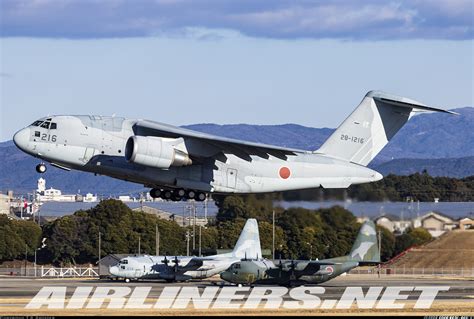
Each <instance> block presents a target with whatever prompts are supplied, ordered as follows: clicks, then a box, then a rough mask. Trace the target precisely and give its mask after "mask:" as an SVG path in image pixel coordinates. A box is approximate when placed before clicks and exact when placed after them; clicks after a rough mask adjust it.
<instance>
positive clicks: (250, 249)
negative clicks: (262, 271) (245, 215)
mask: <svg viewBox="0 0 474 319" xmlns="http://www.w3.org/2000/svg"><path fill="white" fill-rule="evenodd" d="M232 256H234V257H238V258H249V259H254V258H262V249H261V247H260V234H259V232H258V223H257V220H256V219H253V218H251V219H247V222H246V223H245V226H244V229H242V232H241V233H240V237H239V239H238V240H237V243H236V244H235V247H234V250H233V251H232Z"/></svg>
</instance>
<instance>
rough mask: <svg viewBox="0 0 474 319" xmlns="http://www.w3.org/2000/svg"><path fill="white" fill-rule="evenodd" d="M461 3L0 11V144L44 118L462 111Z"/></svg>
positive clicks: (468, 24) (52, 6)
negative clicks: (396, 104) (380, 96)
mask: <svg viewBox="0 0 474 319" xmlns="http://www.w3.org/2000/svg"><path fill="white" fill-rule="evenodd" d="M473 5H474V2H472V1H461V0H451V1H417V0H413V1H364V2H361V1H349V0H336V1H331V2H323V1H226V0H221V1H186V0H176V1H174V0H157V1H73V0H64V1H56V0H36V1H22V0H17V1H9V0H6V1H2V2H1V39H0V41H1V49H0V54H1V57H0V58H1V70H0V81H1V83H0V88H1V92H0V95H1V99H0V103H1V109H0V111H1V135H0V140H1V141H4V140H8V139H11V136H12V134H13V133H14V132H15V131H16V130H18V129H19V128H21V127H23V126H25V125H27V124H29V123H30V122H33V120H35V119H36V118H39V117H41V116H44V115H48V114H67V113H73V114H79V113H80V114H88V113H93V114H104V115H112V114H116V115H117V116H119V115H120V116H126V117H132V118H149V119H154V120H158V121H162V122H166V123H171V124H176V125H183V124H192V123H203V122H207V123H209V122H212V123H219V124H227V123H253V124H283V123H298V124H302V125H306V126H313V127H323V126H326V127H335V126H337V125H338V124H339V123H340V122H341V121H342V120H343V119H344V118H345V117H346V116H347V115H348V114H349V112H351V111H352V109H353V108H354V107H355V106H356V105H357V104H358V103H359V101H360V100H361V98H362V97H363V95H364V94H365V93H366V92H367V91H368V90H371V89H381V90H385V91H388V92H391V93H395V94H400V95H404V96H407V97H411V98H413V99H415V100H419V101H421V102H424V103H427V104H431V105H433V106H441V107H445V108H455V107H463V106H472V105H474V103H473V87H474V85H473V75H474V61H473V59H474V58H473V56H474V52H473V46H474V42H473V34H474V31H473V30H474V27H473V23H474V22H473V19H474V18H473V14H474V10H473Z"/></svg>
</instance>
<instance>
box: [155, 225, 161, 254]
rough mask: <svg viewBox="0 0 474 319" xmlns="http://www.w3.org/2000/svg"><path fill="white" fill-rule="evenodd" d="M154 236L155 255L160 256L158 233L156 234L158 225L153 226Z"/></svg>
mask: <svg viewBox="0 0 474 319" xmlns="http://www.w3.org/2000/svg"><path fill="white" fill-rule="evenodd" d="M155 236H156V251H155V253H156V255H157V256H159V255H160V233H159V232H158V224H156V225H155Z"/></svg>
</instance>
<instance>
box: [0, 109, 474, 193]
mask: <svg viewBox="0 0 474 319" xmlns="http://www.w3.org/2000/svg"><path fill="white" fill-rule="evenodd" d="M454 111H455V112H458V113H460V116H452V115H448V114H440V113H429V114H420V115H417V116H415V117H414V118H412V119H411V120H410V121H409V122H408V123H407V124H406V125H405V126H404V127H403V128H402V129H401V130H400V132H398V134H397V135H396V136H395V137H394V138H393V139H392V141H390V143H389V144H388V145H387V147H386V148H385V149H383V150H382V152H381V153H380V154H379V155H378V156H377V157H376V158H375V159H374V161H373V162H372V163H371V164H370V165H369V166H370V167H372V168H375V169H376V170H378V171H379V172H381V173H382V174H384V175H386V174H388V173H395V174H401V175H407V174H411V173H414V172H421V171H422V170H423V169H427V170H428V173H430V174H431V175H434V176H452V177H464V176H470V175H474V129H473V127H474V108H472V107H465V108H459V109H454ZM185 127H186V128H189V129H193V130H196V131H201V132H206V133H210V134H215V135H220V136H226V137H231V138H237V139H242V140H248V141H254V142H260V143H266V144H274V145H280V146H286V147H292V148H299V149H305V150H316V149H318V148H319V146H320V145H321V144H322V143H323V142H324V141H325V140H326V138H327V137H328V136H329V135H330V134H331V133H332V132H333V131H334V129H330V128H310V127H305V126H300V125H297V124H284V125H247V124H231V125H217V124H195V125H188V126H185ZM0 163H1V172H2V174H1V175H0V190H1V191H6V190H7V189H12V190H14V191H15V192H21V193H26V192H31V191H32V190H34V189H35V188H36V180H37V178H39V174H37V173H36V171H35V166H36V164H37V163H38V160H37V159H35V158H33V157H31V156H29V155H26V154H25V153H23V152H21V151H20V150H18V149H17V148H16V147H15V145H14V144H13V142H12V141H8V142H3V143H0ZM44 177H45V178H46V182H47V187H48V188H49V187H54V188H59V189H61V190H63V192H66V193H76V192H78V190H80V191H81V193H86V192H93V193H98V194H103V195H109V194H128V193H130V192H138V191H141V190H143V187H142V185H139V184H133V183H128V182H122V181H118V180H114V179H112V178H109V177H104V176H94V175H93V174H89V173H83V172H77V171H71V172H66V171H63V170H60V169H57V168H54V167H52V166H49V167H48V171H47V173H46V174H45V176H44Z"/></svg>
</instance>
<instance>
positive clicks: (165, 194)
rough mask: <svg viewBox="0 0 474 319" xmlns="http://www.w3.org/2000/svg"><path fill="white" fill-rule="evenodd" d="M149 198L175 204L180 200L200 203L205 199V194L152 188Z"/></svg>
mask: <svg viewBox="0 0 474 319" xmlns="http://www.w3.org/2000/svg"><path fill="white" fill-rule="evenodd" d="M150 196H151V197H152V198H161V199H164V200H172V201H175V202H179V201H181V200H183V199H184V200H189V199H194V200H195V201H197V202H202V201H203V200H205V199H206V193H204V192H198V191H194V190H191V189H183V188H179V189H175V190H170V189H159V188H152V189H151V190H150Z"/></svg>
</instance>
